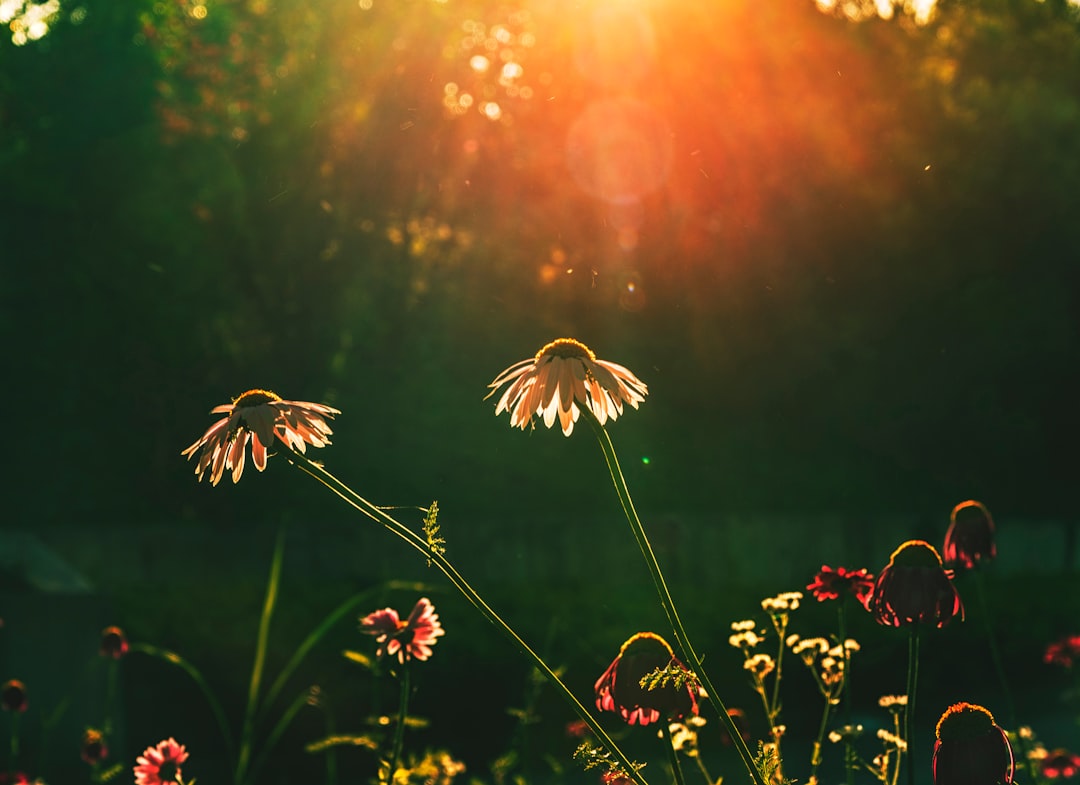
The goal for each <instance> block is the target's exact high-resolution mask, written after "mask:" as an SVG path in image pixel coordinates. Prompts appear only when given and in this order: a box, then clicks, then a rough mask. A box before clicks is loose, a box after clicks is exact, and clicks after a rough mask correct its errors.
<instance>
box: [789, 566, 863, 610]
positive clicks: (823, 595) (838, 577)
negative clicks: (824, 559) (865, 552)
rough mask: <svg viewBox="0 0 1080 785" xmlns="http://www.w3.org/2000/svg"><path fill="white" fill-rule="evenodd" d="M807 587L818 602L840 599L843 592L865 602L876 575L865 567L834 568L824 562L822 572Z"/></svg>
mask: <svg viewBox="0 0 1080 785" xmlns="http://www.w3.org/2000/svg"><path fill="white" fill-rule="evenodd" d="M806 588H807V590H808V591H811V592H813V594H814V596H815V597H817V600H818V602H825V601H826V600H838V599H840V595H842V594H853V595H854V596H855V599H857V600H858V601H859V602H860V603H865V602H866V598H867V597H868V596H869V595H870V592H871V591H872V590H873V588H874V576H873V575H871V574H870V573H869V572H867V571H866V570H865V569H863V570H849V569H847V568H846V567H837V568H836V569H835V570H834V569H833V568H832V567H829V566H828V565H825V564H822V565H821V572H819V573H818V574H817V575H815V576H814V580H812V581H811V582H810V583H808V584H807V585H806Z"/></svg>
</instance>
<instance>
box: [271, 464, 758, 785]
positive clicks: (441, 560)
mask: <svg viewBox="0 0 1080 785" xmlns="http://www.w3.org/2000/svg"><path fill="white" fill-rule="evenodd" d="M286 457H287V458H288V459H289V460H290V461H292V463H293V464H294V465H295V466H296V467H297V468H298V469H300V470H301V471H303V472H305V473H306V474H308V475H310V476H311V477H313V478H314V479H316V480H318V481H319V482H321V483H322V484H323V485H325V486H326V487H327V488H329V489H330V490H331V491H333V492H334V493H335V494H336V495H337V496H338V498H340V499H342V500H343V501H344V502H345V503H346V504H348V505H349V506H351V507H352V508H353V509H355V510H358V511H359V512H361V513H363V514H364V515H366V516H367V517H369V518H371V519H372V520H374V521H375V522H376V523H379V524H381V525H382V526H383V528H385V529H387V530H388V531H390V532H391V533H392V534H395V535H397V536H398V537H400V538H401V539H402V540H404V541H405V542H406V543H408V544H409V545H410V546H411V547H412V548H413V549H415V550H417V551H419V552H420V553H421V554H422V555H423V556H424V558H426V559H428V560H430V561H431V563H432V564H434V565H435V566H436V567H438V568H439V571H440V572H441V573H442V574H443V575H445V576H446V577H447V578H448V579H449V580H450V582H451V583H452V584H454V587H455V588H456V589H457V590H458V591H459V592H461V594H462V595H463V596H464V597H465V599H467V600H468V601H469V602H470V603H472V605H473V607H475V608H476V609H477V610H478V611H480V613H481V614H483V616H484V618H486V619H487V620H488V621H489V622H491V623H492V624H493V625H495V627H496V628H498V629H499V630H500V631H501V632H502V633H503V634H504V635H505V636H506V637H507V638H509V639H510V640H511V641H512V642H513V643H514V645H515V646H516V647H517V648H518V649H519V650H520V651H521V652H523V653H524V654H525V655H526V656H527V657H529V659H531V660H532V662H533V664H534V665H535V666H536V667H537V669H538V670H539V671H540V672H541V673H542V674H544V677H545V678H546V679H547V680H548V681H549V682H551V684H552V685H553V686H554V687H555V688H556V689H557V690H558V691H559V693H560V694H561V695H562V696H563V698H564V699H565V700H566V701H567V703H569V704H570V706H571V708H573V710H574V712H575V713H576V714H577V715H578V716H579V717H580V718H581V720H582V721H583V722H584V723H585V724H586V725H588V726H589V729H590V730H591V731H592V732H593V733H594V734H596V737H597V739H599V740H600V743H601V744H603V745H604V746H605V747H606V748H607V749H608V750H610V751H611V752H612V754H613V755H615V757H616V758H617V759H618V761H619V763H620V765H621V766H622V767H623V769H624V770H625V772H626V774H627V775H628V776H629V777H630V778H631V779H633V780H634V781H635V782H636V783H638V785H648V782H646V780H645V778H644V777H643V776H642V775H641V773H640V772H639V771H638V770H637V768H636V767H635V766H634V765H633V763H631V761H630V759H629V758H627V757H626V754H625V753H624V752H623V751H622V749H620V748H619V746H618V745H617V744H616V743H615V742H614V741H613V740H612V738H611V737H610V736H609V735H608V733H607V732H606V731H605V730H604V729H603V728H602V727H601V726H600V723H599V722H597V721H596V719H595V718H594V717H593V716H592V714H590V713H589V710H588V709H586V708H585V707H584V706H583V705H582V704H581V701H579V700H578V699H577V697H576V696H575V695H574V693H573V692H571V691H570V688H569V687H567V686H566V684H565V683H564V682H563V680H562V679H560V678H559V676H558V674H556V673H555V671H553V670H552V669H551V668H550V667H549V666H548V664H547V663H546V662H544V660H543V659H542V658H541V657H540V655H538V654H537V653H536V652H535V651H533V650H532V649H531V648H530V647H529V645H528V644H527V643H525V641H524V640H522V638H521V637H520V636H519V635H518V634H517V633H516V632H514V630H513V628H512V627H511V626H510V625H509V624H507V623H506V622H505V621H504V620H503V619H502V617H501V616H499V614H497V613H496V612H495V611H494V610H493V609H492V608H491V606H489V605H488V604H487V603H486V602H485V601H484V599H483V598H482V597H481V596H480V595H479V594H477V593H476V590H475V589H473V587H472V586H471V585H470V584H469V582H468V581H466V580H465V578H463V577H462V576H461V574H460V573H459V572H458V571H457V569H456V568H455V567H454V566H453V565H452V564H451V563H450V562H449V561H448V560H447V559H446V557H445V556H443V554H442V553H440V552H438V551H434V550H432V549H431V548H430V547H429V546H428V544H427V541H425V540H424V539H423V538H422V537H420V536H419V535H418V534H416V533H415V532H414V531H412V529H410V528H408V527H407V526H405V525H404V524H403V523H400V522H399V521H397V520H396V519H394V518H392V517H391V516H390V515H387V514H386V512H385V511H383V510H382V509H380V508H379V507H377V506H375V505H374V504H372V503H371V502H369V501H368V500H367V499H365V498H363V497H362V496H360V495H358V494H357V493H356V492H355V491H354V490H352V489H351V488H350V487H349V486H348V485H346V484H345V483H343V482H342V481H341V480H339V479H338V478H337V477H335V476H334V475H332V474H331V473H330V472H328V471H327V470H326V469H324V468H323V467H322V466H321V465H319V464H318V463H316V462H314V461H312V460H311V459H310V458H308V457H307V456H306V455H303V454H302V453H297V452H289V453H286ZM740 738H741V737H740ZM759 785H764V783H759Z"/></svg>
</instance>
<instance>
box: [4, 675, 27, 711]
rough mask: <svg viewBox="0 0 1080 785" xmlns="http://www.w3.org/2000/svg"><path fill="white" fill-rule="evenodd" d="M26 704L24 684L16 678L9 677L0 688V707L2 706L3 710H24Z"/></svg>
mask: <svg viewBox="0 0 1080 785" xmlns="http://www.w3.org/2000/svg"><path fill="white" fill-rule="evenodd" d="M28 705H29V704H28V703H27V700H26V685H25V684H23V683H22V682H21V681H19V680H18V679H11V680H10V681H7V682H5V683H4V686H3V687H2V688H0V707H3V709H4V711H17V712H24V711H26V707H27V706H28Z"/></svg>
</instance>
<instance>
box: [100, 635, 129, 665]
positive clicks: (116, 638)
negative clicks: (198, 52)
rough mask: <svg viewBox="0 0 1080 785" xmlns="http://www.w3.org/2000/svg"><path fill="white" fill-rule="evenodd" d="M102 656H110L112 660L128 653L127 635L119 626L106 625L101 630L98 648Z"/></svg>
mask: <svg viewBox="0 0 1080 785" xmlns="http://www.w3.org/2000/svg"><path fill="white" fill-rule="evenodd" d="M99 651H100V652H101V656H102V657H112V658H113V659H114V660H118V659H120V658H121V657H123V656H124V655H125V654H127V653H128V642H127V636H126V635H124V631H123V630H122V629H120V628H119V627H106V628H105V629H103V630H102V631H101V648H100V649H99Z"/></svg>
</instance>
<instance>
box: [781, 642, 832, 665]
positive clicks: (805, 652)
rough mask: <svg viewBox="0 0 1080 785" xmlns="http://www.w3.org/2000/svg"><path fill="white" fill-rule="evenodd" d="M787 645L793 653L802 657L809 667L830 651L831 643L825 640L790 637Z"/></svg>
mask: <svg viewBox="0 0 1080 785" xmlns="http://www.w3.org/2000/svg"><path fill="white" fill-rule="evenodd" d="M787 645H788V646H790V647H791V651H792V653H793V654H798V655H799V656H800V657H802V658H803V662H805V663H806V664H807V665H810V664H811V663H813V662H814V660H815V659H817V657H818V655H821V654H824V653H825V652H827V651H828V650H829V642H828V641H827V640H825V639H824V638H799V636H797V635H789V636H788V639H787Z"/></svg>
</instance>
